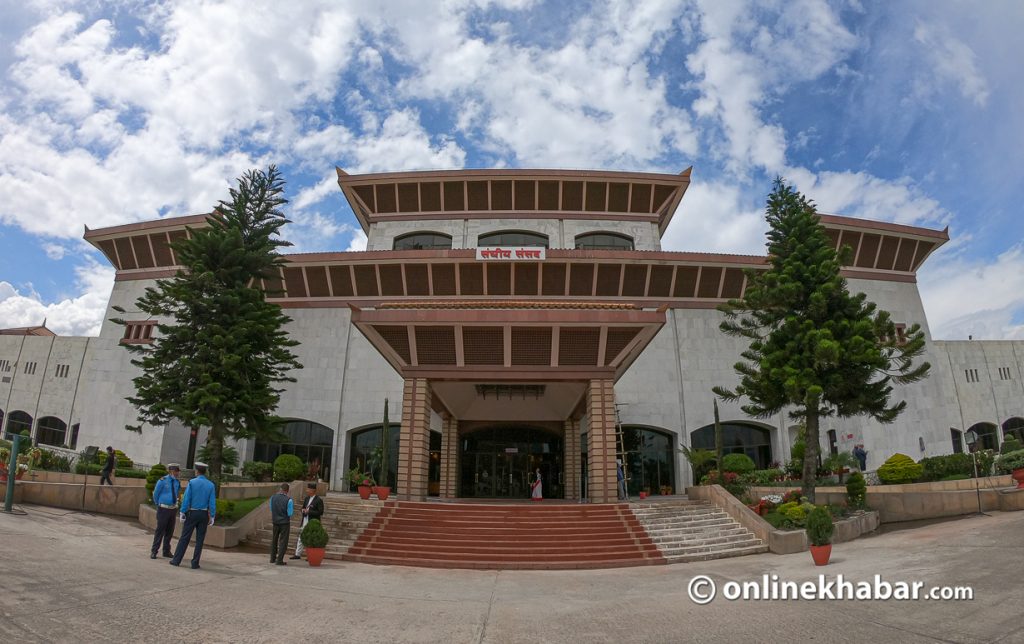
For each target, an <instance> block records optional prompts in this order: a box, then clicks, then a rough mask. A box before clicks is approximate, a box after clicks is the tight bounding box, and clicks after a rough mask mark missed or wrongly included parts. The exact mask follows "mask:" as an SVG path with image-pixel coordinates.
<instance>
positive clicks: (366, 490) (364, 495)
mask: <svg viewBox="0 0 1024 644" xmlns="http://www.w3.org/2000/svg"><path fill="white" fill-rule="evenodd" d="M356 489H357V490H359V498H360V499H362V500H364V501H365V500H367V499H369V498H370V492H373V488H372V487H370V486H369V485H360V486H359V487H357V488H356Z"/></svg>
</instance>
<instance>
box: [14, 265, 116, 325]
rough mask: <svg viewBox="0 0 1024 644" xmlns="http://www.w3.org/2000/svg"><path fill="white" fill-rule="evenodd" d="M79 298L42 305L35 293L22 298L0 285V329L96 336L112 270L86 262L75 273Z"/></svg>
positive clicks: (105, 304) (105, 302)
mask: <svg viewBox="0 0 1024 644" xmlns="http://www.w3.org/2000/svg"><path fill="white" fill-rule="evenodd" d="M75 274H76V280H75V287H76V288H77V290H78V291H79V292H80V293H81V295H79V296H77V297H73V298H67V299H64V300H61V301H60V302H54V303H52V304H45V303H43V302H42V301H40V300H39V296H38V295H36V294H35V293H30V294H29V295H25V294H22V293H20V292H19V291H18V289H16V288H15V287H14V286H13V285H12V284H10V283H9V282H0V328H11V327H24V326H34V325H37V324H42V322H43V320H44V319H45V320H46V326H47V327H48V328H49V329H50V330H52V331H53V332H54V333H57V334H58V335H79V336H81V335H89V336H95V335H99V332H100V326H101V325H102V321H103V314H104V312H105V311H106V308H107V300H108V299H109V298H110V290H111V289H112V288H113V286H114V269H113V268H111V267H109V266H101V265H100V264H98V263H96V262H95V261H91V260H90V261H89V262H87V263H85V264H83V265H81V266H79V267H77V268H76V269H75Z"/></svg>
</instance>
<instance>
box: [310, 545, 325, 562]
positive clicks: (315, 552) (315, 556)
mask: <svg viewBox="0 0 1024 644" xmlns="http://www.w3.org/2000/svg"><path fill="white" fill-rule="evenodd" d="M323 560H324V548H306V561H308V562H309V565H310V566H319V565H320V564H321V562H323Z"/></svg>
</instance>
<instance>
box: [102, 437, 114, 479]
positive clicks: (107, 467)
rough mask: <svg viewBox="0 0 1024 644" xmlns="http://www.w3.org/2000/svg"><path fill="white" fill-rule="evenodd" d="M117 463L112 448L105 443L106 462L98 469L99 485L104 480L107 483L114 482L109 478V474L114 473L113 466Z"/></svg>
mask: <svg viewBox="0 0 1024 644" xmlns="http://www.w3.org/2000/svg"><path fill="white" fill-rule="evenodd" d="M115 465H117V457H116V456H114V448H113V447H111V446H110V445H107V462H106V463H104V464H103V469H102V470H100V485H103V482H104V481H106V483H107V485H113V484H114V482H113V481H112V480H110V475H111V474H113V473H114V466H115Z"/></svg>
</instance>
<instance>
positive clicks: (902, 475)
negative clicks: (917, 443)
mask: <svg viewBox="0 0 1024 644" xmlns="http://www.w3.org/2000/svg"><path fill="white" fill-rule="evenodd" d="M922 472H924V466H922V465H921V464H920V463H915V462H914V459H912V458H910V457H909V456H907V455H906V454H899V453H897V454H893V455H892V456H890V457H889V458H888V460H886V461H885V463H883V464H882V467H880V468H878V478H879V479H880V480H881V481H882V483H885V484H886V485H899V484H900V483H913V482H914V481H916V480H918V479H919V478H921V473H922Z"/></svg>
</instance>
